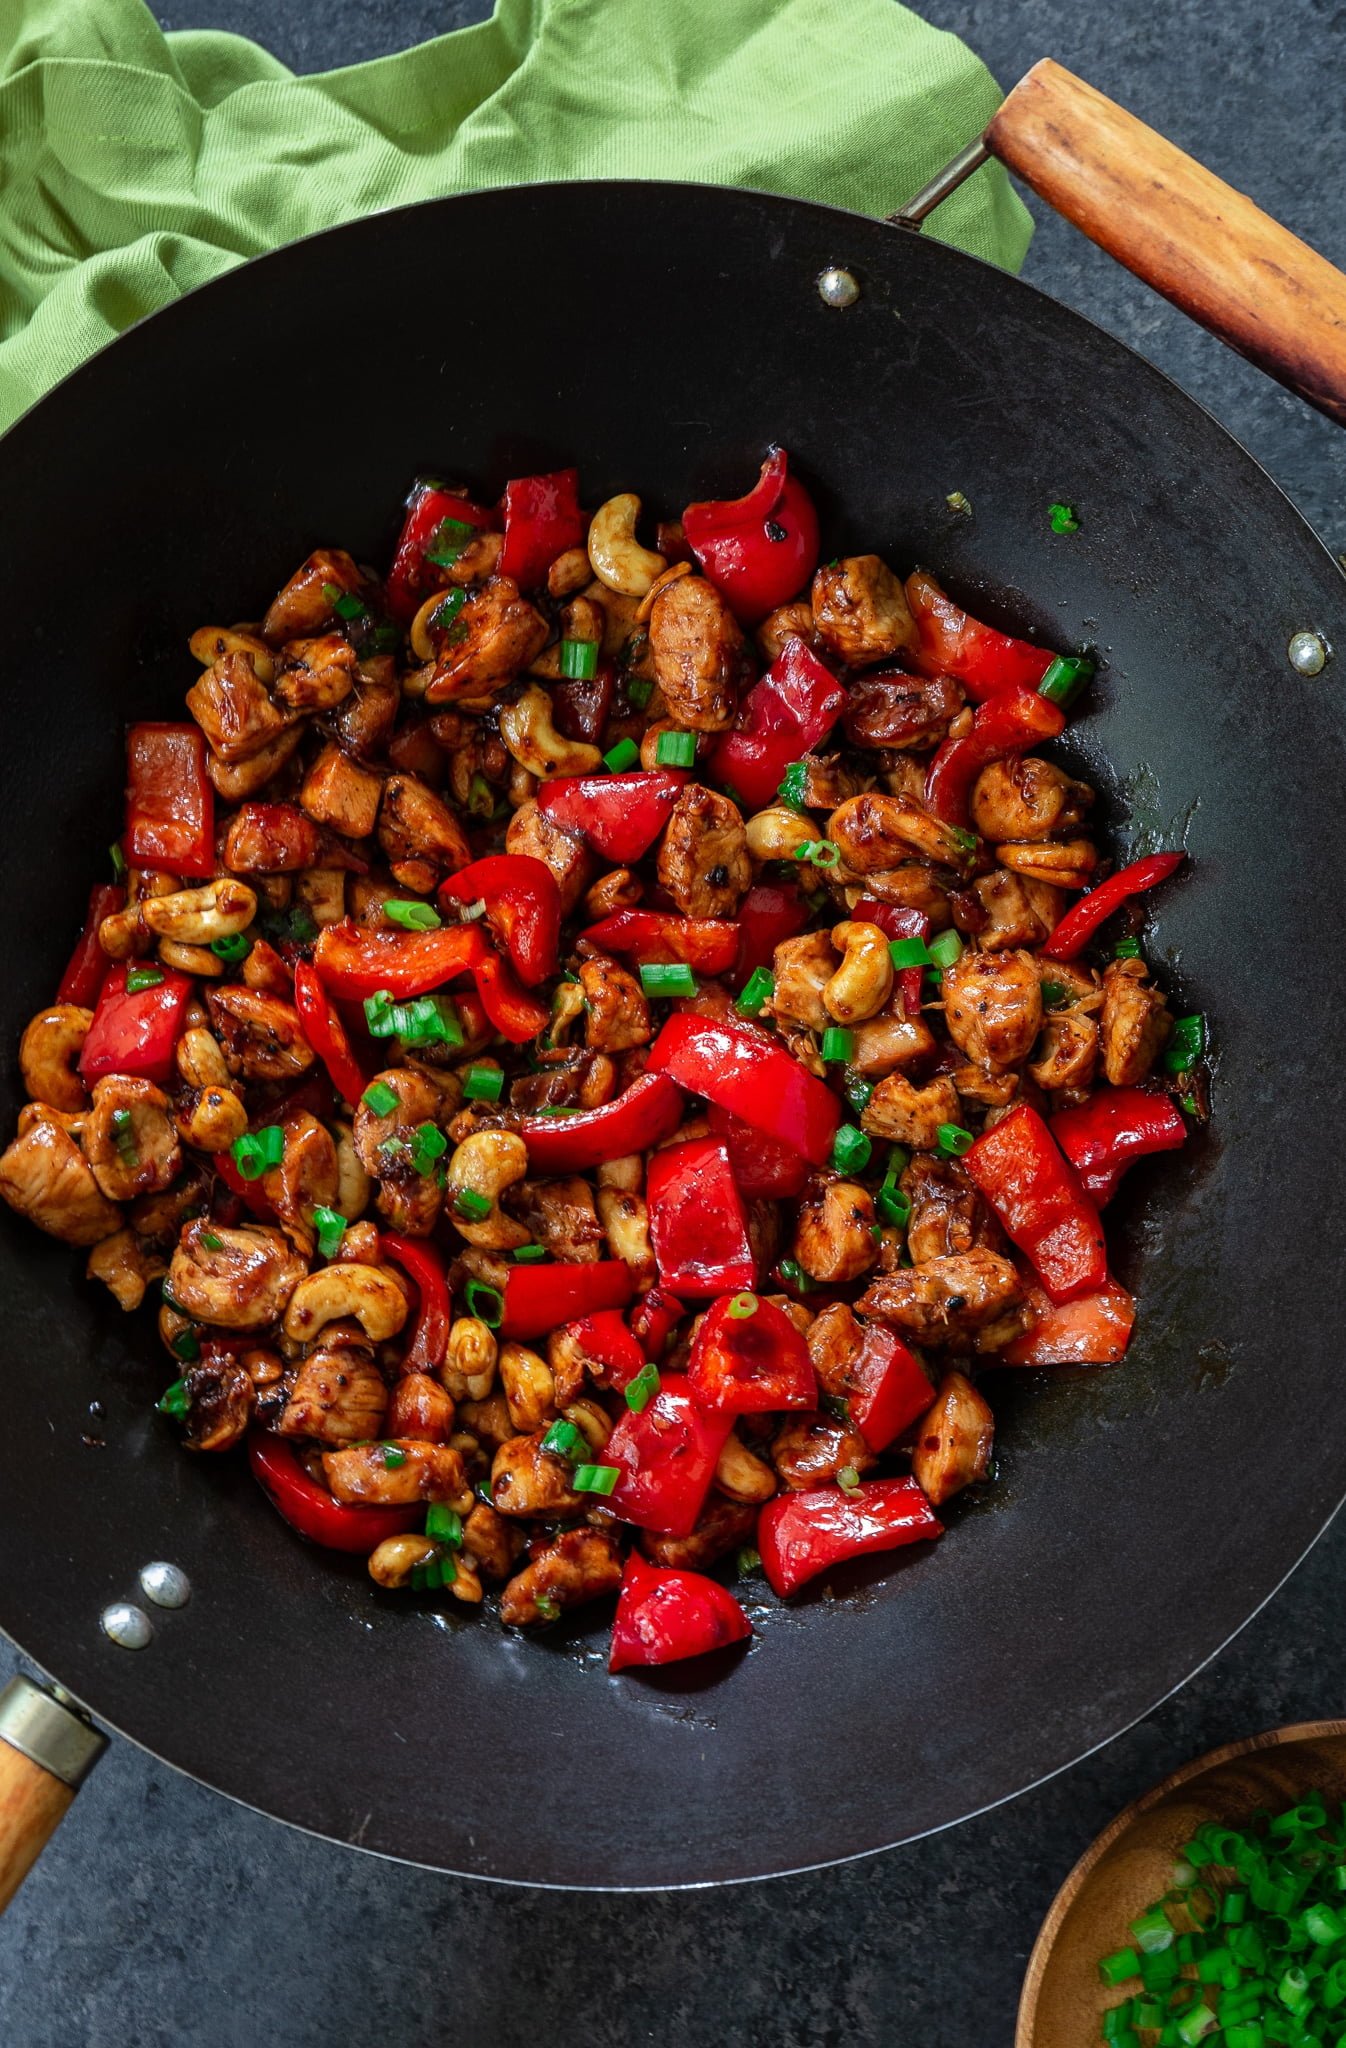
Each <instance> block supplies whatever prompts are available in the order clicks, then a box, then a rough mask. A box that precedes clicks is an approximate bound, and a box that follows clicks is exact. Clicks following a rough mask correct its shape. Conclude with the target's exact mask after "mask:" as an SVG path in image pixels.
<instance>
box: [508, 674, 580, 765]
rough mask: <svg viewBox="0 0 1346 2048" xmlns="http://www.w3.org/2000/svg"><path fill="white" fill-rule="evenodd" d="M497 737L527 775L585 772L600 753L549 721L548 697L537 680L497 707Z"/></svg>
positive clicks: (549, 702) (550, 716)
mask: <svg viewBox="0 0 1346 2048" xmlns="http://www.w3.org/2000/svg"><path fill="white" fill-rule="evenodd" d="M500 737H501V739H502V740H503V741H504V742H505V745H506V746H507V747H508V748H509V751H510V753H511V754H512V755H513V756H514V758H515V760H516V761H517V762H518V763H519V765H520V767H522V768H526V769H527V770H528V772H529V774H530V775H536V776H537V777H538V779H539V781H545V780H546V779H547V778H548V777H549V776H552V775H585V774H591V773H592V771H593V770H594V769H595V768H597V766H598V764H599V762H600V761H601V760H602V758H603V756H602V755H601V753H600V752H599V751H598V748H597V747H590V746H586V745H585V743H584V742H583V741H582V740H568V739H566V738H565V736H564V734H562V733H559V732H558V731H557V730H556V727H555V726H554V725H553V724H552V715H551V698H550V697H549V696H548V695H547V692H546V691H545V690H544V689H543V688H542V686H541V684H540V683H528V684H526V685H525V687H524V688H523V690H521V691H520V693H519V695H518V696H517V697H516V698H515V700H514V702H513V703H512V704H502V705H501V707H500Z"/></svg>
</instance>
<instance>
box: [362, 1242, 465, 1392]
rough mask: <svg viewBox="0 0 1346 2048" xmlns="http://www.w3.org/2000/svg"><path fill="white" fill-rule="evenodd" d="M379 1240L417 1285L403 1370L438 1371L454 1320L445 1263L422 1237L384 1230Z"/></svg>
mask: <svg viewBox="0 0 1346 2048" xmlns="http://www.w3.org/2000/svg"><path fill="white" fill-rule="evenodd" d="M379 1242H380V1244H381V1245H382V1247H383V1249H384V1251H385V1252H386V1253H387V1254H388V1257H389V1258H390V1259H396V1261H397V1263H398V1265H399V1266H400V1267H401V1268H402V1271H403V1272H404V1273H406V1274H407V1275H408V1276H409V1278H410V1279H412V1280H413V1281H414V1282H415V1285H416V1293H417V1297H418V1306H417V1310H416V1320H415V1322H414V1323H413V1325H412V1329H411V1337H410V1340H409V1342H408V1344H407V1348H406V1352H405V1354H404V1355H403V1359H402V1370H403V1371H404V1372H428V1373H437V1372H438V1371H439V1369H440V1367H441V1366H442V1365H443V1363H444V1358H445V1354H446V1353H447V1351H448V1348H449V1326H450V1324H451V1322H452V1320H453V1303H452V1300H451V1298H450V1295H449V1283H448V1279H447V1277H446V1275H445V1272H444V1262H443V1260H442V1259H441V1258H440V1256H439V1253H438V1252H437V1251H436V1250H435V1248H434V1246H433V1245H431V1244H427V1243H426V1242H425V1241H424V1239H423V1238H419V1237H401V1236H399V1235H398V1233H397V1232H396V1231H393V1230H383V1231H380V1233H379Z"/></svg>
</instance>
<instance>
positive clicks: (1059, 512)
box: [1047, 505, 1080, 533]
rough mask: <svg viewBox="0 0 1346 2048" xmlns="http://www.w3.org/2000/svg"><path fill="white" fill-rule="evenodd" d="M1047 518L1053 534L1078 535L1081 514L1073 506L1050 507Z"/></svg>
mask: <svg viewBox="0 0 1346 2048" xmlns="http://www.w3.org/2000/svg"><path fill="white" fill-rule="evenodd" d="M1047 518H1048V520H1049V522H1050V524H1051V529H1052V532H1053V533H1078V532H1079V530H1080V521H1079V514H1078V513H1077V512H1076V510H1075V507H1074V506H1073V505H1049V506H1048V507H1047Z"/></svg>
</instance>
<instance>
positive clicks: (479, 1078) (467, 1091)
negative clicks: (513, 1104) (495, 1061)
mask: <svg viewBox="0 0 1346 2048" xmlns="http://www.w3.org/2000/svg"><path fill="white" fill-rule="evenodd" d="M504 1086H505V1076H504V1074H503V1073H502V1071H501V1069H500V1068H499V1067H469V1068H468V1070H467V1072H466V1073H465V1074H464V1076H463V1100H464V1101H465V1102H499V1100H500V1096H501V1091H502V1090H503V1088H504Z"/></svg>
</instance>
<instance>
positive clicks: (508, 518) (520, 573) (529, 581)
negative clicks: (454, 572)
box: [500, 469, 587, 590]
mask: <svg viewBox="0 0 1346 2048" xmlns="http://www.w3.org/2000/svg"><path fill="white" fill-rule="evenodd" d="M579 484H580V473H579V471H578V470H577V469H556V470H552V471H551V472H550V473H549V474H548V475H546V476H516V477H514V478H512V479H511V480H510V482H509V483H507V484H506V485H505V495H504V497H503V498H502V499H501V501H500V509H501V512H502V514H503V516H504V522H505V545H504V547H503V548H502V549H501V551H500V574H501V575H502V576H512V577H513V578H514V581H515V582H516V583H517V584H518V586H519V588H520V590H532V589H534V588H536V586H537V585H538V584H539V583H544V582H545V581H546V577H547V571H548V569H550V567H551V565H552V563H553V562H554V561H555V560H556V557H557V556H558V555H563V554H564V553H565V551H566V549H567V548H577V547H579V546H580V545H581V543H582V542H583V540H584V536H585V533H586V531H587V528H586V526H585V520H584V514H583V513H582V512H581V511H580V500H579Z"/></svg>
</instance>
